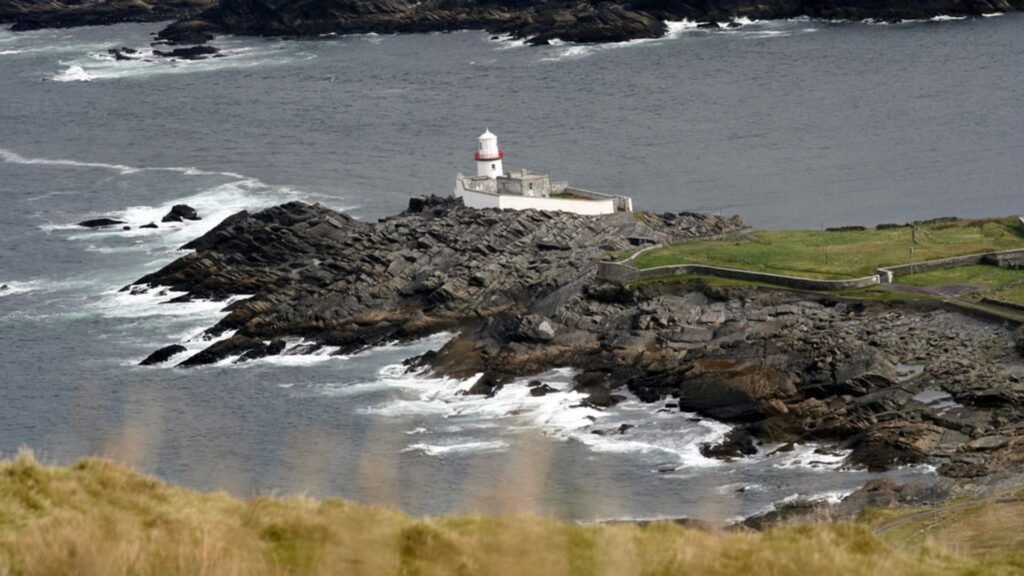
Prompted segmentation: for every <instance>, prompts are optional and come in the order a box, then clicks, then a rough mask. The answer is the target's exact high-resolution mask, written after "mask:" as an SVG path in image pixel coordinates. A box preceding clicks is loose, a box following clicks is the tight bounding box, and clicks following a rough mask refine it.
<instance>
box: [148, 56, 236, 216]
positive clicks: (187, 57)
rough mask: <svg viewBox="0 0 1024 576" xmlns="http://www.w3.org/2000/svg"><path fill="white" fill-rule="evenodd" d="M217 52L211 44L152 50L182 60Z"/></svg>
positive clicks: (204, 57) (200, 58)
mask: <svg viewBox="0 0 1024 576" xmlns="http://www.w3.org/2000/svg"><path fill="white" fill-rule="evenodd" d="M219 52H220V50H218V49H217V48H214V47H213V46H189V47H188V48H175V49H173V50H167V51H165V50H153V54H156V55H157V56H160V57H161V58H180V59H182V60H204V59H206V58H209V57H210V56H214V55H216V54H218V53H219ZM190 220H191V218H190Z"/></svg>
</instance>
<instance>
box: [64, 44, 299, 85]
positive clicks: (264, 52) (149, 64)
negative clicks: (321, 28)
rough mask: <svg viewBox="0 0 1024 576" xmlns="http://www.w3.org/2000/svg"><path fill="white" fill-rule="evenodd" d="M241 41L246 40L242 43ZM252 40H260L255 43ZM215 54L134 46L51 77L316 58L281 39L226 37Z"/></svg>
mask: <svg viewBox="0 0 1024 576" xmlns="http://www.w3.org/2000/svg"><path fill="white" fill-rule="evenodd" d="M243 42H248V44H244V43H243ZM252 42H260V43H259V44H256V45H255V46H254V45H252V44H251V43H252ZM221 46H222V47H221V50H220V52H219V53H218V57H214V58H203V59H199V60H187V59H179V58H167V57H162V56H158V55H156V54H155V53H154V52H153V50H151V49H149V48H142V47H140V48H137V52H136V54H135V57H133V58H131V59H129V60H117V59H116V58H115V57H114V56H113V55H112V54H110V53H109V52H108V51H107V50H105V49H100V50H93V51H90V52H87V53H86V54H85V55H84V56H83V57H80V58H77V59H74V60H69V61H66V62H65V61H62V62H60V65H62V66H66V68H65V69H64V70H62V71H60V72H58V73H56V74H54V75H52V76H50V78H49V79H50V80H51V81H54V82H62V83H66V82H90V81H97V80H118V79H129V78H139V77H148V76H157V75H166V74H190V73H196V72H202V73H206V72H218V71H223V70H237V69H246V68H254V67H261V66H279V65H284V64H295V63H297V62H302V61H306V60H311V59H313V58H316V55H315V54H313V53H310V52H302V51H296V49H295V46H296V44H294V43H288V42H283V41H278V42H267V41H259V40H232V39H226V40H225V41H224V43H223V44H222V45H221Z"/></svg>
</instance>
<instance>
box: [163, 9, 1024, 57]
mask: <svg viewBox="0 0 1024 576" xmlns="http://www.w3.org/2000/svg"><path fill="white" fill-rule="evenodd" d="M1022 8H1024V0H927V1H923V2H919V1H913V0H886V1H881V0H875V1H863V0H805V1H801V2H797V1H794V0H767V1H765V0H760V1H757V2H754V1H741V2H736V1H732V0H729V1H718V2H675V1H671V0H615V1H611V2H607V1H598V0H585V1H582V2H568V1H562V0H556V1H545V2H541V1H536V0H514V1H499V0H482V1H480V2H464V1H462V0H427V1H423V2H420V1H416V0H221V2H220V3H219V4H217V6H215V7H213V8H210V9H209V10H207V11H205V12H203V13H202V14H200V15H199V16H198V17H195V18H191V19H184V20H181V21H179V22H176V23H174V24H172V25H171V26H168V27H167V28H165V29H164V30H162V31H161V32H160V38H162V39H164V40H166V41H170V42H177V43H196V42H197V41H201V39H202V38H204V37H207V36H212V35H213V34H222V33H231V34H249V35H261V36H318V35H322V34H327V33H336V34H354V33H366V32H377V33H401V32H437V31H451V30H458V29H467V28H472V29H484V30H488V31H489V32H491V33H492V34H498V33H507V34H511V35H513V36H515V37H518V38H526V39H527V41H528V43H529V44H531V45H535V46H542V45H547V44H549V43H550V41H551V40H554V39H561V40H565V41H570V42H621V41H625V40H633V39H638V38H654V37H658V36H662V35H663V34H665V32H666V29H667V28H666V26H665V23H664V22H665V21H666V20H682V19H689V20H691V21H697V22H704V23H705V27H709V28H716V27H725V28H732V27H738V26H739V24H738V23H736V22H735V20H736V19H738V18H741V17H745V18H750V19H786V18H795V17H801V16H806V17H811V18H821V19H825V20H880V21H887V22H892V21H900V20H921V19H927V18H931V17H934V16H939V15H951V16H980V15H982V14H988V13H992V12H1010V11H1015V10H1020V9H1022Z"/></svg>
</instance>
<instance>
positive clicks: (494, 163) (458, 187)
mask: <svg viewBox="0 0 1024 576" xmlns="http://www.w3.org/2000/svg"><path fill="white" fill-rule="evenodd" d="M504 157H505V153H504V152H502V151H501V148H498V137H497V136H495V135H494V134H492V133H491V131H490V130H485V131H484V133H483V134H481V135H480V147H479V148H477V151H476V154H475V155H474V158H475V159H476V176H465V175H463V174H462V173H461V172H456V174H455V189H454V190H452V196H454V197H456V198H459V199H461V200H462V204H463V205H464V206H466V207H467V208H476V209H487V208H497V209H498V210H506V209H509V210H557V211H561V212H573V213H575V214H583V215H585V216H599V215H601V214H614V213H615V212H632V211H633V200H632V198H630V197H629V196H619V195H613V194H602V193H600V192H592V191H590V190H584V189H582V188H574V187H572V186H569V183H568V182H552V181H551V177H550V176H548V175H547V174H543V173H540V172H530V171H529V170H511V171H509V172H505V171H504V170H503V169H502V167H501V160H502V159H503V158H504Z"/></svg>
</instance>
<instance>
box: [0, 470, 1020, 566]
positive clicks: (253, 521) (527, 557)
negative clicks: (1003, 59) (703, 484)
mask: <svg viewBox="0 0 1024 576" xmlns="http://www.w3.org/2000/svg"><path fill="white" fill-rule="evenodd" d="M1021 512H1022V511H1021V510H1006V511H1001V512H1000V513H999V514H998V515H997V516H994V517H993V518H991V519H988V520H986V519H985V518H984V517H982V516H979V515H971V516H970V517H967V518H965V519H964V520H963V521H964V526H965V529H964V531H962V532H958V531H957V529H956V523H957V522H960V521H961V520H960V519H959V518H953V519H951V524H948V525H947V526H946V527H945V528H944V531H941V532H937V531H934V530H933V532H932V533H933V534H934V535H935V538H934V540H932V539H923V540H922V539H920V538H914V537H908V538H903V537H897V536H899V534H896V535H893V537H891V538H890V537H889V536H888V535H887V536H886V537H885V538H881V537H878V536H876V535H874V534H873V532H872V526H871V524H870V523H868V522H863V521H862V522H858V523H836V524H828V523H814V524H803V525H799V524H797V525H789V526H784V527H778V528H773V529H770V530H768V531H766V532H763V533H750V532H740V533H730V532H722V531H714V530H712V531H702V530H696V529H692V528H684V527H681V526H678V525H676V524H674V523H671V522H655V523H652V524H650V525H646V526H638V525H632V524H586V525H580V524H568V523H563V522H558V521H556V520H553V519H549V518H541V517H536V516H508V517H488V516H448V517H440V518H415V517H411V516H408V515H406V514H403V513H402V512H399V511H396V510H392V509H388V508H381V507H375V506H365V505H360V504H355V503H352V502H346V501H343V500H339V499H328V500H314V499H311V498H305V497H292V498H270V497H260V498H253V499H249V500H240V499H237V498H234V497H232V496H230V495H228V494H224V493H201V492H195V491H191V490H187V489H184V488H179V487H175V486H170V485H168V484H165V483H163V482H160V481H158V480H155V479H153V478H149V477H146V476H143V475H141V474H138V473H137V472H134V471H132V470H130V469H128V468H126V467H123V466H120V465H118V464H115V463H112V462H109V461H105V460H97V459H89V460H83V461H82V462H79V463H78V464H76V465H74V466H71V467H50V466H43V465H40V464H39V463H38V462H36V461H35V459H34V458H32V456H31V455H29V454H27V453H23V454H21V455H19V456H18V457H17V458H16V459H14V460H11V461H0V576H35V575H40V576H42V575H63V574H76V575H80V576H100V575H103V576H108V575H115V574H126V575H127V574H131V575H140V576H147V575H153V576H157V575H160V576H175V575H179V574H180V575H185V574H188V575H211V576H213V575H217V576H220V575H224V576H247V575H292V574H295V575H298V574H302V575H313V576H316V575H326V574H353V575H367V576H369V575H374V576H377V575H387V574H396V575H397V574H403V575H405V574H408V575H424V576H426V575H435V574H436V575H442V574H443V575H449V574H454V575H467V576H468V575H474V576H475V575H488V574H495V575H513V574H530V575H537V576H546V575H558V576H561V575H567V576H568V575H580V576H591V575H592V576H612V575H615V576H618V575H624V576H641V575H643V576H661V575H664V576H669V575H677V574H701V575H708V576H730V575H738V574H744V575H746V574H771V575H775V576H787V575H794V576H805V575H807V574H840V573H841V574H850V575H870V574H885V575H886V576H910V575H921V576H925V575H967V574H1024V564H1021V563H1019V562H1018V561H1017V557H1018V556H1019V554H1020V546H1021V537H1020V536H1021V535H1022V534H1024V513H1021ZM901 534H902V533H901ZM911 534H912V533H911ZM961 535H963V537H960V536H961ZM934 542H943V543H948V545H946V544H942V545H940V544H935V543H934ZM952 548H955V549H956V552H955V553H954V552H952V551H951V549H952Z"/></svg>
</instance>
